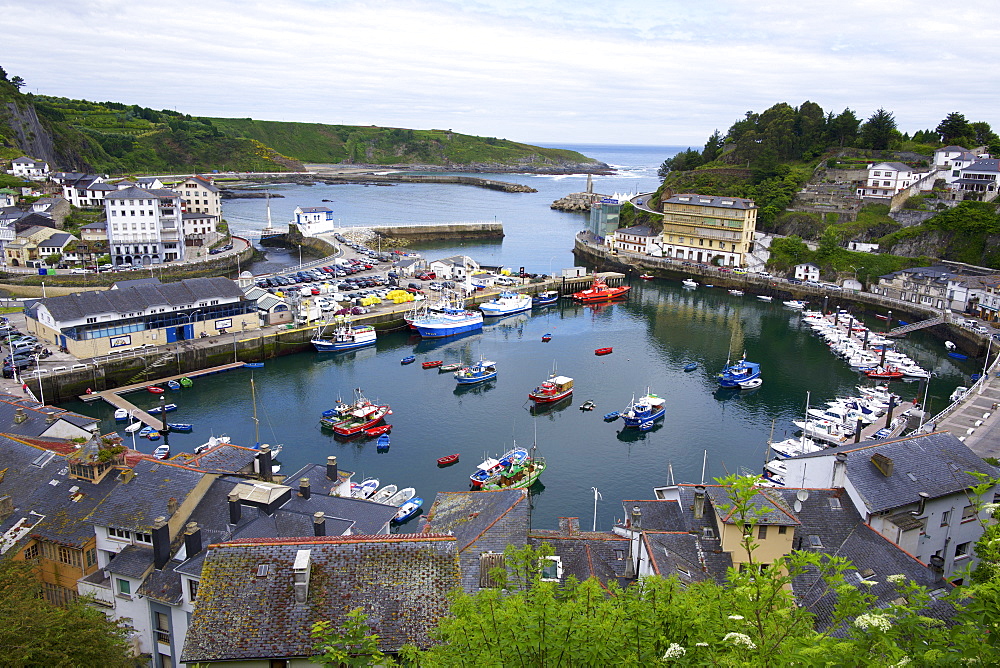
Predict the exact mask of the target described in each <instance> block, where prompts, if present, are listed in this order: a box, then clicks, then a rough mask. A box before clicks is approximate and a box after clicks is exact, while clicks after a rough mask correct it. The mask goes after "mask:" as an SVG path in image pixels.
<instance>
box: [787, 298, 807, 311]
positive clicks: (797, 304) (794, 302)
mask: <svg viewBox="0 0 1000 668" xmlns="http://www.w3.org/2000/svg"><path fill="white" fill-rule="evenodd" d="M781 303H782V304H784V305H785V306H787V307H788V308H793V309H795V310H796V311H801V310H802V309H804V308H805V307H806V305H807V302H804V301H802V300H801V299H789V300H788V301H784V302H781Z"/></svg>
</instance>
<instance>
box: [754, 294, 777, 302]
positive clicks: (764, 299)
mask: <svg viewBox="0 0 1000 668" xmlns="http://www.w3.org/2000/svg"><path fill="white" fill-rule="evenodd" d="M757 299H759V300H761V301H762V302H769V301H773V300H774V297H771V296H770V295H757Z"/></svg>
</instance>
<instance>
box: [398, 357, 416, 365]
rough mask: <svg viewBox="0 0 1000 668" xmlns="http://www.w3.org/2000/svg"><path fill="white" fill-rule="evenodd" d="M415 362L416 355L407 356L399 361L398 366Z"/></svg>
mask: <svg viewBox="0 0 1000 668" xmlns="http://www.w3.org/2000/svg"><path fill="white" fill-rule="evenodd" d="M416 361H417V357H416V355H407V356H406V357H404V358H403V359H401V360H399V363H400V364H413V363H414V362H416Z"/></svg>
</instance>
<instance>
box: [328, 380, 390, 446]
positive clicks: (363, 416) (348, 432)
mask: <svg viewBox="0 0 1000 668" xmlns="http://www.w3.org/2000/svg"><path fill="white" fill-rule="evenodd" d="M355 394H356V397H355V401H354V403H353V404H352V405H351V407H350V410H349V411H347V412H346V413H343V414H337V415H332V416H324V417H322V418H320V421H319V423H320V426H322V427H325V428H327V429H332V430H333V433H334V434H336V435H337V436H354V435H355V434H359V433H361V432H362V431H363V430H365V429H369V428H371V427H374V426H375V425H377V424H378V423H379V422H381V420H382V418H384V417H385V416H386V415H389V414H390V413H391V411H390V410H389V406H388V404H383V405H378V404H374V403H372V402H371V401H369V400H368V399H367V398H366V397H365V396H364V395H363V394H362V393H361V390H360V389H358V390H355Z"/></svg>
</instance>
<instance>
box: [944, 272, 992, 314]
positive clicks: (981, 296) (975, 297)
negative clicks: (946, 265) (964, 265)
mask: <svg viewBox="0 0 1000 668" xmlns="http://www.w3.org/2000/svg"><path fill="white" fill-rule="evenodd" d="M955 284H956V288H955V294H956V297H957V298H956V299H955V301H953V304H952V308H953V309H955V310H958V311H964V312H966V313H975V314H976V315H977V316H979V317H980V318H982V319H983V320H987V321H990V322H997V321H998V320H1000V274H992V275H990V276H962V277H961V279H956V281H955ZM949 287H950V286H949ZM962 288H965V291H964V292H962V291H961V289H962Z"/></svg>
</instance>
